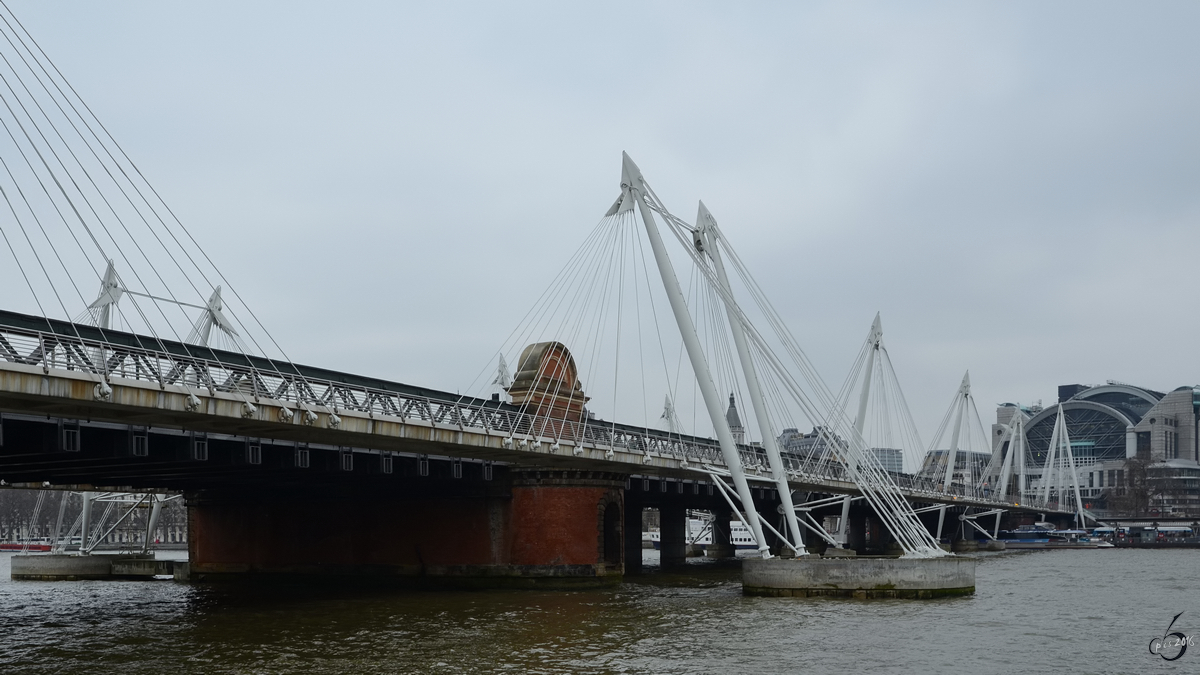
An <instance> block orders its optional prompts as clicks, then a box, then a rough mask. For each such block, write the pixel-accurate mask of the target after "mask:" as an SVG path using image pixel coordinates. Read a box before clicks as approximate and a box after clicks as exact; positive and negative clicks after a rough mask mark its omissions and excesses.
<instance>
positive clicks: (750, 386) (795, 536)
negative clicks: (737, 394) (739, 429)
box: [695, 202, 807, 555]
mask: <svg viewBox="0 0 1200 675" xmlns="http://www.w3.org/2000/svg"><path fill="white" fill-rule="evenodd" d="M696 230H697V234H698V235H699V236H698V237H697V238H696V240H695V242H696V243H697V244H698V245H699V246H698V248H700V250H701V251H702V252H707V253H708V257H709V259H710V260H712V263H713V268H714V271H716V273H717V280H718V282H720V284H721V288H722V290H723V291H724V292H725V294H726V295H728V296H730V297H732V296H733V291H732V289H731V288H730V286H729V277H728V276H727V275H726V273H725V263H724V262H723V261H722V260H721V249H720V247H719V246H718V245H717V221H716V219H715V218H713V217H712V214H711V213H709V212H708V209H707V208H705V206H704V202H700V206H699V210H698V211H697V213H696ZM726 316H727V317H728V319H729V328H730V330H731V332H732V333H733V342H734V345H735V346H736V347H737V353H738V360H739V361H741V364H742V377H743V378H744V379H745V380H746V389H747V390H749V392H750V405H751V407H752V408H754V416H755V419H756V420H757V421H758V430H759V434H760V435H761V436H762V444H763V448H764V449H765V450H766V451H767V461H768V462H769V463H770V465H771V474H772V475H773V476H774V477H775V483H776V486H777V487H778V489H779V501H780V508H781V509H783V516H784V519H785V520H786V521H787V524H788V530H789V532H790V533H791V536H792V542H791V544H792V550H794V551H795V552H796V555H807V551H805V549H804V535H803V534H802V532H801V530H800V523H799V521H798V520H797V518H796V508H795V506H794V505H793V504H792V488H791V486H790V485H788V475H787V471H786V470H785V469H784V467H783V458H782V457H781V456H780V454H779V444H778V442H777V441H776V438H775V430H774V427H773V425H772V424H771V417H770V412H769V411H768V410H767V404H766V400H765V399H764V398H763V392H762V385H761V384H760V383H759V381H758V371H757V370H756V369H755V367H754V359H753V357H752V356H751V354H750V347H749V345H747V344H746V329H745V327H744V326H742V322H741V320H740V319H738V318H737V317H735V316H733V314H732V313H730V312H726Z"/></svg>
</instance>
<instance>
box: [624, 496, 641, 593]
mask: <svg viewBox="0 0 1200 675" xmlns="http://www.w3.org/2000/svg"><path fill="white" fill-rule="evenodd" d="M624 534H625V574H627V575H628V574H641V573H642V500H641V499H638V498H637V497H633V495H632V491H626V492H625V533H624Z"/></svg>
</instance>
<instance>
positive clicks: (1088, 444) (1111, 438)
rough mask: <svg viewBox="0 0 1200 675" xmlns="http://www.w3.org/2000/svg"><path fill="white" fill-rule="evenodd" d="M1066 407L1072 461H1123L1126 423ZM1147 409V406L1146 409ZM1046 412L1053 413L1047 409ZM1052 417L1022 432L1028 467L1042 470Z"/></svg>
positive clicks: (1106, 414) (1115, 417)
mask: <svg viewBox="0 0 1200 675" xmlns="http://www.w3.org/2000/svg"><path fill="white" fill-rule="evenodd" d="M1070 405H1071V404H1070V402H1067V403H1066V407H1065V408H1064V409H1063V417H1064V418H1066V421H1067V431H1068V433H1069V434H1070V437H1071V452H1072V454H1073V455H1075V459H1076V460H1081V459H1085V458H1089V457H1094V458H1096V459H1097V460H1099V461H1106V460H1110V459H1123V458H1124V457H1125V427H1126V426H1127V425H1128V424H1129V421H1128V420H1126V419H1124V418H1123V417H1122V416H1121V415H1119V414H1116V412H1115V411H1114V412H1111V413H1109V412H1104V411H1102V410H1095V409H1090V408H1076V409H1072V408H1071V407H1070ZM1146 409H1147V410H1148V409H1149V406H1147V408H1146ZM1049 410H1053V408H1050V409H1049ZM1056 417H1057V416H1056V415H1046V416H1045V417H1043V418H1042V419H1041V420H1039V421H1038V422H1037V423H1036V424H1032V425H1030V426H1028V427H1026V429H1025V437H1026V438H1027V439H1028V443H1029V455H1030V460H1031V465H1032V466H1042V465H1043V464H1044V463H1045V462H1046V453H1047V451H1048V450H1049V449H1050V437H1051V436H1052V435H1053V434H1054V420H1055V418H1056Z"/></svg>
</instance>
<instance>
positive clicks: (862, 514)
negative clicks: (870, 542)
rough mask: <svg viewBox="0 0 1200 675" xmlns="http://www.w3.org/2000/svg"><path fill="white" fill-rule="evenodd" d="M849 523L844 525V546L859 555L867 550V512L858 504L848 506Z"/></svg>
mask: <svg viewBox="0 0 1200 675" xmlns="http://www.w3.org/2000/svg"><path fill="white" fill-rule="evenodd" d="M849 519H850V521H849V523H847V527H846V543H845V544H844V546H845V548H848V549H850V550H851V551H856V552H858V553H859V554H860V555H865V554H866V552H867V514H866V511H864V510H863V508H862V507H860V506H852V507H850V514H849Z"/></svg>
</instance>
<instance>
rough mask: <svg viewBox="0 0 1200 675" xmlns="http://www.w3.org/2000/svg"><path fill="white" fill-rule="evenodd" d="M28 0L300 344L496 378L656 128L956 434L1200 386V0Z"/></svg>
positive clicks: (652, 141)
mask: <svg viewBox="0 0 1200 675" xmlns="http://www.w3.org/2000/svg"><path fill="white" fill-rule="evenodd" d="M8 2H9V5H10V7H11V8H12V9H13V11H14V12H15V13H16V14H17V16H19V17H20V18H21V19H22V20H23V21H24V22H25V23H26V26H27V27H28V28H29V29H30V31H31V32H32V33H33V34H34V36H35V37H36V38H38V39H39V40H40V41H41V43H42V46H43V47H44V48H45V49H46V51H47V52H48V53H49V54H50V55H51V56H52V57H53V58H55V59H56V61H57V63H58V65H59V66H60V67H61V68H62V70H63V71H64V72H65V73H66V75H67V76H68V78H70V80H71V81H72V83H73V84H74V85H75V87H76V88H77V89H78V90H79V92H80V93H81V94H82V95H83V97H84V98H85V99H86V100H87V101H88V102H89V103H90V104H91V106H92V108H93V109H94V110H95V111H96V112H97V114H98V115H99V116H100V117H101V119H102V120H103V121H104V122H105V123H106V124H107V125H108V128H109V129H110V130H111V131H112V132H113V134H114V135H115V136H116V137H117V138H118V139H119V140H120V141H121V142H122V143H123V144H124V146H125V149H126V150H127V151H128V152H129V154H130V155H131V156H132V157H133V158H134V159H135V160H136V161H137V162H138V163H139V164H140V166H141V168H142V169H143V171H144V172H145V173H146V175H147V176H148V177H149V178H150V180H151V181H152V182H154V183H155V185H156V186H157V187H158V188H159V190H160V191H161V192H162V193H163V195H164V197H165V198H166V200H167V201H168V203H169V204H171V205H172V207H173V208H174V209H175V211H176V213H177V214H179V215H180V217H181V218H182V219H183V220H184V221H185V222H186V223H188V224H189V226H190V227H191V228H192V230H193V231H194V232H195V233H196V234H197V235H198V237H199V238H200V240H201V242H202V244H204V245H205V248H206V249H207V250H208V251H209V253H210V254H211V255H213V256H214V258H215V259H216V260H217V262H218V264H219V265H220V266H221V267H222V269H223V270H224V271H225V273H226V274H227V275H228V276H229V277H230V279H231V280H232V281H233V282H234V284H235V285H236V286H238V288H239V289H240V290H241V292H242V293H243V295H245V296H246V297H247V299H248V300H249V302H250V304H251V305H252V306H254V307H255V308H256V311H258V313H259V314H260V316H261V318H262V319H263V321H264V322H265V323H266V324H267V326H268V327H269V328H270V329H271V331H272V332H273V334H274V335H275V336H276V337H277V338H278V339H279V340H280V341H281V343H283V346H284V347H285V349H286V350H287V351H288V353H289V355H290V356H291V357H292V358H293V359H295V360H297V361H301V362H306V363H311V364H314V365H321V366H325V367H330V368H335V369H341V370H346V371H351V372H359V373H364V374H371V375H377V376H382V377H388V378H394V379H398V380H401V381H405V382H410V383H414V384H421V385H426V386H432V387H438V388H444V389H451V390H453V389H457V388H460V387H466V386H467V385H468V384H469V383H470V381H471V380H472V378H473V377H474V376H475V374H476V372H478V370H479V367H480V364H481V363H486V362H487V361H488V360H489V359H490V355H491V354H494V352H495V350H496V348H497V345H498V343H499V342H500V341H502V340H503V339H504V337H505V336H507V335H508V332H509V331H510V330H511V328H512V327H513V325H514V324H515V322H516V319H517V318H519V316H520V315H521V314H523V313H524V312H525V310H526V309H527V308H528V307H529V306H530V305H531V304H532V303H533V301H534V300H535V299H536V297H537V295H538V294H539V293H540V292H541V290H542V289H543V288H544V287H545V286H546V284H548V283H549V280H550V279H551V277H552V276H553V274H554V272H555V271H556V270H557V268H558V266H559V263H557V262H556V261H560V260H562V259H563V258H564V257H565V256H568V255H569V254H570V253H571V252H572V251H574V250H575V248H576V247H578V246H579V244H580V243H581V241H582V240H583V237H584V236H585V235H586V233H587V232H588V231H590V229H591V228H592V227H593V226H594V225H595V223H596V222H597V220H598V219H599V217H600V216H601V215H602V214H603V213H604V211H605V210H606V209H607V208H608V206H609V205H610V204H611V203H612V201H613V199H614V198H615V197H616V196H617V184H618V180H619V170H620V153H621V151H622V150H627V151H628V152H629V153H630V154H631V155H632V156H633V157H634V158H635V159H636V160H637V161H638V163H639V164H640V165H641V168H642V169H643V171H644V172H645V174H646V176H647V178H648V179H649V180H650V182H651V183H652V184H653V185H654V186H655V189H656V191H657V193H658V195H659V196H660V197H661V198H662V199H663V200H664V201H665V202H666V203H667V205H668V206H669V207H671V208H672V210H673V211H675V212H676V213H678V214H679V215H681V216H684V217H687V218H689V219H690V217H691V216H692V214H694V213H695V203H696V200H697V199H704V201H705V202H706V204H707V205H708V206H709V208H710V209H711V210H712V211H713V213H714V215H716V217H717V218H718V219H719V220H720V222H721V224H722V227H723V229H724V230H725V232H726V234H727V236H729V237H730V238H731V239H732V240H733V241H734V242H735V243H736V244H737V246H738V248H739V250H740V252H741V255H742V257H743V258H744V259H745V260H746V261H747V262H748V263H750V264H751V265H753V266H754V268H755V271H756V274H757V276H758V280H759V282H760V283H761V284H762V286H763V287H764V288H766V289H767V291H768V292H769V293H771V295H772V296H773V298H774V300H775V303H776V306H777V308H778V309H779V310H780V311H781V313H782V314H783V315H784V317H785V318H786V319H787V321H788V322H789V323H790V325H791V326H792V329H793V331H794V332H795V333H796V335H797V336H798V337H799V339H800V341H801V343H802V344H803V345H804V347H805V348H806V349H807V351H808V353H809V354H810V356H811V357H812V358H813V360H814V361H815V362H816V364H817V367H818V368H819V369H820V371H821V372H822V373H823V374H824V376H825V378H826V379H827V380H828V381H829V382H830V384H831V386H833V387H834V388H835V389H836V388H837V386H838V385H839V384H840V382H841V380H842V379H843V377H844V376H845V373H846V371H847V369H848V368H849V366H850V364H851V362H852V360H853V358H854V355H855V354H856V352H857V350H858V347H859V345H860V343H861V341H862V339H863V338H864V336H865V334H866V331H867V329H868V327H869V325H870V322H871V319H872V317H873V316H874V313H875V312H876V311H881V312H882V314H883V320H884V327H885V331H886V340H887V342H888V344H889V346H890V350H891V353H892V358H893V361H894V363H895V366H896V368H897V371H898V372H899V375H900V377H901V378H902V384H903V386H904V387H905V391H906V393H907V396H908V399H909V402H910V405H911V406H912V408H913V412H914V413H915V415H916V418H917V422H918V426H919V428H920V431H921V432H922V434H923V435H924V436H926V440H927V441H928V440H929V438H928V437H929V436H932V434H933V430H934V428H935V427H936V424H937V422H938V421H939V420H940V419H941V417H942V413H943V412H944V410H945V407H946V405H947V404H948V403H949V399H950V397H951V395H952V393H953V392H954V389H955V388H956V387H957V385H958V381H959V379H960V378H961V376H962V373H963V371H964V370H967V369H970V371H971V374H972V380H973V382H974V385H975V392H976V395H977V397H978V400H979V404H980V407H981V414H982V416H983V418H984V420H985V421H988V420H990V419H991V418H992V410H991V408H992V406H993V405H994V404H995V403H998V402H1003V401H1020V402H1022V403H1030V402H1032V401H1033V400H1035V399H1039V398H1040V399H1044V400H1045V401H1046V402H1047V403H1049V402H1051V400H1053V398H1054V396H1055V387H1056V386H1057V385H1059V384H1064V383H1073V382H1084V383H1099V382H1102V381H1104V380H1106V379H1116V380H1121V381H1127V382H1133V383H1138V384H1142V385H1144V386H1149V387H1152V388H1160V389H1167V388H1173V387H1176V386H1179V385H1184V384H1195V383H1197V382H1200V374H1197V356H1196V354H1197V350H1196V336H1197V334H1198V333H1200V330H1198V329H1200V313H1197V311H1196V310H1195V304H1196V303H1195V301H1194V300H1193V297H1194V295H1195V293H1196V281H1195V280H1194V279H1193V276H1192V275H1193V274H1194V271H1195V269H1196V267H1197V266H1196V263H1195V256H1196V253H1197V251H1198V250H1200V230H1198V228H1197V227H1196V224H1197V217H1198V216H1200V191H1198V190H1197V186H1198V185H1200V134H1198V129H1197V120H1200V105H1198V104H1200V90H1198V86H1200V40H1197V39H1196V34H1197V33H1196V31H1197V27H1198V26H1200V5H1197V4H1195V3H1188V2H1156V3H1152V4H1124V3H1102V2H1101V3H1098V2H1086V3H1084V2H1057V3H1034V2H1005V3H1000V2H996V3H964V2H946V3H917V2H906V3H879V4H870V3H779V4H758V5H755V6H753V7H747V6H745V4H744V3H696V2H686V3H684V2H679V3H646V2H636V3H613V2H609V3H597V4H595V5H594V6H592V7H591V8H590V9H589V8H587V7H584V6H582V4H581V3H553V2H547V3H541V4H538V3H520V2H508V3H478V4H463V3H428V5H427V6H420V5H417V4H416V3H412V4H409V3H394V2H338V3H311V2H308V3H305V2H253V3H247V2H236V3H235V2H205V3H162V2H106V3H94V2H52V3H50V2H30V1H28V0H8ZM677 264H679V263H677ZM6 304H13V303H6ZM16 304H20V303H19V302H18V303H16Z"/></svg>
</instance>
